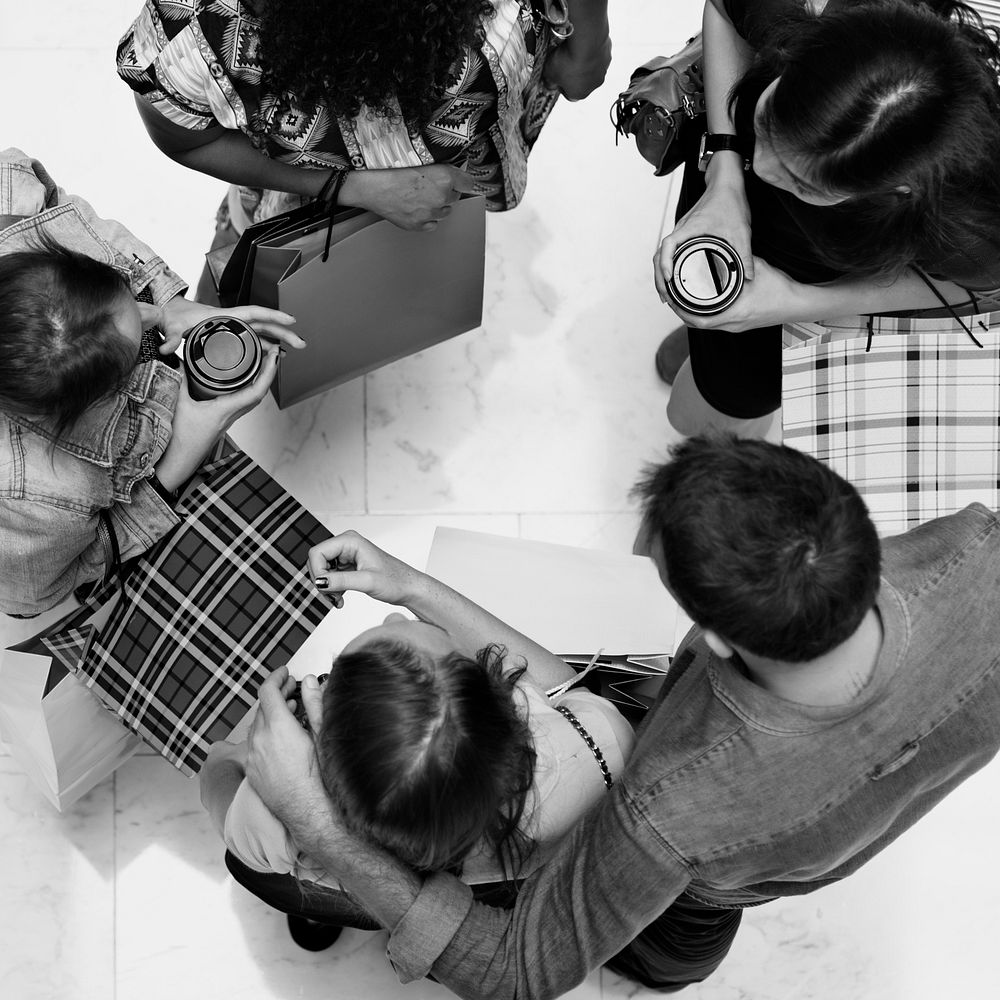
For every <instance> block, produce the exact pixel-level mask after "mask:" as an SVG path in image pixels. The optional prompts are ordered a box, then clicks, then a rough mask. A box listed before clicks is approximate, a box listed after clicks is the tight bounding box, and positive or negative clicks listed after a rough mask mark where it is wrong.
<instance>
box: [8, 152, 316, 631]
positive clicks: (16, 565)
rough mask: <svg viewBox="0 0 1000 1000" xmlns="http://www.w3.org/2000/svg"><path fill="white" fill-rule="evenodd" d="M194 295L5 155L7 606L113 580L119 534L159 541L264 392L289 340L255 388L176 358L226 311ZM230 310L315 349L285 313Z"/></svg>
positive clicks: (130, 549) (27, 609)
mask: <svg viewBox="0 0 1000 1000" xmlns="http://www.w3.org/2000/svg"><path fill="white" fill-rule="evenodd" d="M185 290H186V285H185V283H184V282H183V281H181V279H180V278H179V277H178V276H177V275H176V274H174V273H173V271H171V270H170V268H169V267H167V265H166V264H165V263H164V262H163V261H162V260H161V259H160V258H159V257H158V256H157V255H156V254H155V253H154V252H153V251H152V250H151V249H150V248H149V247H147V246H146V245H145V244H144V243H142V242H141V241H140V240H138V239H136V238H135V237H134V236H133V235H132V234H131V233H130V232H128V230H126V229H125V228H124V227H123V226H121V225H120V224H118V223H116V222H113V221H111V220H105V219H100V218H98V216H97V215H96V214H95V213H94V210H93V209H92V208H91V207H90V206H89V205H88V204H87V203H86V202H85V201H83V200H82V199H80V198H77V197H73V196H70V195H67V194H66V192H65V191H63V190H62V189H61V188H58V187H57V186H56V185H55V183H54V182H53V181H52V179H51V178H50V177H49V175H48V174H47V173H46V171H45V169H44V168H43V167H42V166H41V164H40V163H38V162H37V161H35V160H32V159H31V158H30V157H28V156H26V155H25V154H24V153H22V152H21V151H20V150H18V149H8V150H4V151H3V152H0V324H2V327H3V331H4V335H3V337H2V338H0V435H2V438H3V443H2V445H0V611H3V612H5V613H6V614H10V615H19V616H25V615H34V614H37V613H39V612H41V611H44V610H46V609H48V608H50V607H53V606H54V605H56V604H58V603H59V602H60V601H61V600H62V599H63V598H65V597H66V596H67V595H68V594H70V593H71V592H72V591H73V590H74V588H76V587H78V586H79V585H81V584H84V583H87V582H90V581H94V580H99V579H101V578H102V577H103V576H104V575H105V573H106V571H107V569H108V567H109V565H110V561H111V558H112V555H113V553H114V543H115V542H116V543H117V547H118V549H119V550H120V556H121V558H122V559H123V560H124V559H128V558H130V557H132V556H136V555H139V554H140V553H142V552H144V551H145V550H146V549H148V548H149V547H150V546H152V545H153V544H154V543H155V542H156V541H157V540H159V539H160V538H162V537H163V536H164V535H165V534H166V533H167V532H168V531H169V530H170V529H171V528H173V527H174V526H175V525H176V524H177V523H178V521H179V519H178V517H177V515H176V514H175V513H174V511H173V509H172V500H173V497H174V495H175V494H176V491H177V490H178V489H179V488H180V487H181V485H183V483H184V482H185V481H186V480H187V479H188V478H189V477H190V476H191V475H192V474H193V473H194V472H195V470H196V469H197V468H198V466H199V465H200V464H201V462H202V461H203V459H204V458H205V456H206V455H207V454H208V452H209V450H210V449H211V447H212V445H213V443H214V442H215V441H216V440H217V439H218V437H219V436H220V435H221V434H222V433H224V432H225V430H226V429H227V428H228V427H229V426H230V425H231V424H232V423H233V422H234V421H235V420H236V419H237V417H239V416H241V415H242V414H243V413H246V412H247V411H249V410H250V409H252V408H253V407H254V406H256V405H257V403H258V402H260V400H261V399H262V398H263V397H264V395H265V394H266V392H267V390H268V387H269V385H270V383H271V380H272V379H273V377H274V374H275V372H276V370H277V360H278V347H277V344H272V345H270V346H269V347H268V349H267V356H266V360H265V363H264V366H263V369H262V371H261V374H260V376H259V377H258V378H257V380H256V381H255V382H254V383H253V385H251V386H248V387H247V388H246V389H244V390H242V391H240V392H238V393H234V394H232V395H230V396H228V397H221V398H219V399H216V400H211V401H208V402H196V401H194V400H192V399H191V397H190V396H189V394H188V392H187V389H186V386H185V383H184V379H183V376H182V375H181V373H180V372H179V371H178V370H175V368H173V367H170V365H169V363H168V362H169V361H171V360H173V359H172V355H173V352H174V351H175V350H176V348H177V346H178V345H179V343H180V340H181V337H182V335H183V333H184V332H185V331H186V330H188V329H190V328H191V326H193V325H194V324H195V323H197V322H199V321H200V320H202V319H204V318H205V317H206V316H208V315H211V314H212V312H213V310H211V309H210V308H208V307H207V306H203V305H201V304H199V303H197V302H191V301H188V300H186V299H185V298H184V292H185ZM216 311H217V310H216ZM230 312H231V314H236V315H239V316H241V317H242V318H243V319H245V320H248V321H251V322H254V323H256V324H257V326H258V329H259V331H260V332H261V333H263V334H265V335H268V336H270V337H271V338H272V339H273V340H275V341H279V342H282V343H284V344H287V345H290V346H293V347H300V346H303V341H301V339H300V338H298V337H296V336H295V334H293V333H292V332H291V331H290V330H289V329H288V326H289V324H291V323H292V322H294V321H293V320H292V318H291V317H290V316H287V315H285V314H284V313H278V312H275V311H274V310H269V309H262V308H257V307H246V308H243V309H236V310H231V311H230ZM157 328H159V329H162V331H163V336H162V343H161V336H160V335H159V333H158V330H157ZM160 355H162V358H161V357H160ZM103 512H106V516H104V517H102V513H103ZM111 532H113V534H114V539H112V537H111Z"/></svg>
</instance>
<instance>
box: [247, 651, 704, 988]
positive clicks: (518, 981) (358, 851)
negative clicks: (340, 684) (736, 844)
mask: <svg viewBox="0 0 1000 1000" xmlns="http://www.w3.org/2000/svg"><path fill="white" fill-rule="evenodd" d="M307 682H309V683H306V684H305V685H304V686H303V694H302V697H303V701H304V703H305V707H306V711H307V713H308V714H309V717H310V720H312V721H313V722H314V725H318V724H319V719H320V715H321V712H322V698H321V695H320V693H319V687H318V685H317V684H316V682H315V679H314V678H307ZM283 687H284V689H285V690H286V693H287V690H288V688H289V687H290V684H289V682H288V673H287V670H285V669H284V668H282V669H281V670H278V671H276V672H275V673H274V674H272V675H271V677H270V678H269V679H268V680H267V681H266V682H265V683H264V685H263V686H262V687H261V692H260V696H261V697H260V710H259V711H258V713H257V717H256V719H255V720H254V724H253V727H252V729H251V734H250V743H249V754H248V758H247V777H248V779H249V781H250V784H251V786H252V787H253V788H255V789H256V791H257V792H258V794H259V795H260V796H261V798H262V799H263V801H264V802H265V804H266V805H267V806H268V807H269V808H270V809H271V811H272V812H274V813H275V814H276V815H277V816H278V818H279V819H280V820H282V822H283V823H284V825H285V826H286V828H287V829H288V831H289V833H290V835H291V836H292V838H293V839H294V841H295V842H296V844H298V845H299V847H300V849H301V850H303V851H304V852H306V853H307V854H308V855H309V856H310V857H312V858H314V859H315V860H317V861H318V862H320V863H322V864H323V865H324V866H325V867H326V868H327V870H328V871H329V872H330V873H331V874H332V875H334V876H335V877H336V878H338V879H339V880H340V881H341V883H342V884H343V886H344V888H345V889H346V890H347V891H348V892H350V893H351V895H352V896H354V897H355V898H357V899H358V901H359V902H360V903H361V904H362V905H363V906H364V907H365V909H366V910H368V912H369V913H371V914H373V915H374V916H375V917H376V919H378V920H379V921H380V922H381V923H382V925H383V926H385V927H388V928H389V929H390V933H391V937H390V942H389V955H390V958H391V959H392V961H393V964H394V965H395V967H396V971H397V974H398V975H399V977H400V979H401V980H402V981H403V982H410V981H412V980H413V979H417V978H419V977H421V976H423V975H426V974H427V972H428V971H432V972H433V974H434V976H435V978H436V979H438V980H439V981H440V982H442V983H443V984H444V985H445V986H447V987H448V988H449V989H451V990H453V991H454V992H456V993H457V994H458V995H459V996H463V997H470V998H472V997H475V998H477V1000H480V998H483V997H496V998H506V997H531V998H532V1000H544V998H546V997H555V996H559V995H560V994H562V993H564V992H566V991H567V990H569V989H571V988H572V987H573V986H575V985H576V984H577V983H579V982H580V981H581V980H582V979H583V978H584V977H585V976H586V975H587V973H588V972H590V971H591V970H593V969H596V968H597V967H598V966H600V965H601V964H602V963H603V962H605V961H607V960H608V959H609V958H611V957H612V956H613V955H615V954H616V953H617V952H618V951H620V950H621V949H622V948H623V947H624V946H625V945H626V944H627V943H628V942H629V941H630V940H632V938H634V937H635V936H636V935H637V934H638V933H639V931H641V930H642V929H643V928H644V927H646V926H647V925H648V924H649V923H650V922H651V921H652V920H654V919H655V918H656V917H657V916H658V915H659V914H660V913H662V912H663V910H664V909H666V907H667V906H669V905H670V903H671V902H673V900H674V899H675V898H676V897H677V896H678V895H679V894H680V893H681V892H682V891H683V889H684V887H685V885H686V884H687V882H688V881H689V876H688V874H687V872H686V871H685V869H684V867H683V866H682V865H681V864H680V863H679V862H678V861H676V860H675V859H674V857H673V855H672V854H671V853H670V851H669V848H667V847H665V846H664V844H663V842H662V840H661V838H660V837H659V836H658V835H657V834H656V832H655V831H653V830H652V829H651V828H650V827H649V826H648V824H647V823H646V821H645V819H644V817H643V815H642V814H641V811H639V810H638V809H637V807H636V805H635V804H634V803H633V802H632V801H631V800H630V798H629V796H628V794H627V792H625V790H624V789H623V785H622V782H618V783H617V785H616V789H614V790H612V792H610V793H609V794H608V795H607V796H605V798H604V799H603V800H602V802H601V804H600V805H599V806H598V807H597V809H595V810H594V811H593V812H592V813H590V815H589V816H588V817H587V818H586V819H584V820H583V822H582V823H580V824H579V825H578V826H577V827H576V828H575V829H574V830H573V832H572V833H571V834H570V835H569V836H567V837H566V838H564V840H563V841H562V842H561V843H560V845H559V848H558V849H557V851H556V853H555V855H554V856H553V858H552V859H551V860H550V861H549V862H547V863H546V865H545V866H544V867H543V868H542V869H541V871H539V872H537V873H536V874H535V875H533V876H532V877H531V878H529V879H527V880H526V881H525V882H524V884H523V885H522V887H521V890H520V893H519V895H518V900H517V904H516V906H515V907H514V909H513V910H510V911H507V910H500V909H495V908H492V907H488V906H484V905H481V904H474V903H473V901H472V894H471V892H470V890H469V888H468V886H466V885H464V884H463V883H462V882H460V881H459V880H458V879H457V878H454V877H453V876H450V875H446V874H441V873H438V874H436V875H433V876H431V877H430V878H428V879H427V880H426V881H423V880H421V879H420V878H419V877H418V876H417V875H416V874H415V873H413V872H412V871H410V870H409V869H407V868H406V867H405V866H403V865H402V864H401V863H400V862H399V861H397V860H395V859H394V858H392V857H391V856H390V855H388V854H387V853H386V852H384V851H382V850H379V849H378V848H375V847H372V846H371V845H369V844H367V843H365V842H363V841H361V840H359V839H357V838H355V837H353V836H351V835H350V834H348V833H347V832H346V830H345V829H344V826H343V823H342V821H341V819H340V816H339V814H338V812H337V810H336V807H335V806H334V805H333V804H332V803H331V802H330V800H329V798H328V797H327V796H326V794H325V792H324V790H323V787H322V784H321V782H320V780H319V777H318V765H317V762H316V756H315V752H314V749H313V744H312V741H311V739H310V738H309V737H308V736H307V735H306V733H305V732H304V731H303V729H302V728H301V727H300V726H299V725H298V723H297V722H296V721H295V719H294V716H293V715H292V714H291V712H290V711H289V710H288V708H287V705H286V704H285V699H284V696H283V693H282V690H283Z"/></svg>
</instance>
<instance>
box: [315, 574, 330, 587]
mask: <svg viewBox="0 0 1000 1000" xmlns="http://www.w3.org/2000/svg"><path fill="white" fill-rule="evenodd" d="M327 583H328V580H327V578H326V577H325V576H318V577H316V579H315V580H313V585H314V586H316V587H325V586H326V585H327Z"/></svg>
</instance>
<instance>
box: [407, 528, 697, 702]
mask: <svg viewBox="0 0 1000 1000" xmlns="http://www.w3.org/2000/svg"><path fill="white" fill-rule="evenodd" d="M427 572H428V573H429V574H430V575H431V576H433V577H435V578H436V579H438V580H441V581H442V582H443V583H446V584H447V585H448V586H449V587H452V588H454V589H455V590H457V591H458V592H459V593H460V594H464V595H465V596H466V597H468V598H469V599H470V600H472V601H475V602H476V603H477V604H479V605H480V606H481V607H483V608H485V609H486V610H487V611H489V612H490V613H491V614H494V615H496V616H497V617H498V618H500V619H501V620H502V621H505V622H506V623H507V624H508V625H510V626H511V627H513V628H516V629H517V630H518V631H519V632H522V633H523V634H524V635H526V636H528V637H529V638H531V639H533V640H534V641H535V642H537V643H539V644H540V645H542V646H544V647H545V648H546V649H550V650H552V652H554V653H556V654H557V655H559V656H561V657H562V658H563V659H564V660H566V662H567V663H569V664H571V665H572V666H574V667H577V668H578V669H581V670H583V669H585V668H587V667H588V666H591V670H594V668H596V673H597V674H598V675H599V678H598V680H599V684H598V690H599V693H601V694H602V695H603V696H604V697H606V698H607V699H608V700H609V701H612V702H614V703H615V704H616V705H618V707H619V708H622V709H629V708H632V709H637V710H640V711H641V710H645V709H646V708H648V707H649V706H650V705H651V704H652V702H653V701H654V700H655V697H656V693H657V691H658V690H659V686H660V684H661V683H662V680H663V678H664V676H666V673H667V671H668V670H669V668H670V661H671V655H672V654H673V651H674V649H675V647H676V643H677V642H678V641H679V638H681V637H683V635H684V634H685V633H686V632H687V630H688V627H689V626H690V621H689V620H688V619H687V617H686V616H685V615H684V613H683V612H682V611H681V610H680V609H679V608H678V607H677V604H676V602H675V601H674V600H673V598H672V597H671V596H670V594H669V593H668V592H667V591H666V589H665V588H664V586H663V584H662V583H661V581H660V578H659V574H658V572H657V570H656V567H655V566H654V565H653V563H652V561H651V560H650V559H649V558H648V557H646V556H635V555H632V554H630V553H624V552H602V551H598V550H596V549H581V548H574V547H572V546H568V545H553V544H551V543H548V542H534V541H527V540H525V539H519V538H506V537H502V536H499V535H489V534H484V533H482V532H476V531H462V530H460V529H457V528H438V529H437V530H436V531H435V533H434V542H433V544H432V545H431V552H430V556H429V557H428V560H427ZM678 632H680V635H678ZM597 654H600V655H599V656H597ZM592 661H593V662H592Z"/></svg>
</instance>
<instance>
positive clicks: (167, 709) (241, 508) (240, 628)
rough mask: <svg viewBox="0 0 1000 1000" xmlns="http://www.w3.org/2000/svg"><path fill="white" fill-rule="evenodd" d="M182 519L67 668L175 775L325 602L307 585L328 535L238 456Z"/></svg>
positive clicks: (248, 700) (282, 658)
mask: <svg viewBox="0 0 1000 1000" xmlns="http://www.w3.org/2000/svg"><path fill="white" fill-rule="evenodd" d="M202 474H203V480H204V481H203V482H201V483H200V484H199V485H197V486H195V487H194V488H192V489H190V490H189V491H188V492H187V493H186V494H185V496H184V497H183V498H182V500H181V503H180V504H179V505H178V508H177V509H178V513H180V514H181V515H182V516H183V518H184V522H183V524H182V525H180V527H179V528H177V529H176V530H175V531H174V532H173V533H172V534H170V535H169V536H167V538H165V539H163V540H162V541H161V542H159V543H158V544H157V545H156V546H155V547H154V548H153V549H151V550H150V551H149V552H148V553H146V555H144V556H143V557H142V558H141V559H140V560H139V562H138V565H137V566H136V567H135V568H134V569H132V570H131V571H130V572H129V573H128V575H127V576H126V578H125V581H124V585H123V595H122V599H121V601H120V602H119V603H118V606H117V607H116V608H115V610H114V612H113V613H112V615H111V618H110V620H109V621H108V623H107V624H106V625H105V627H104V628H103V629H102V630H101V631H100V634H99V635H96V636H94V637H93V640H92V642H91V645H90V649H89V652H88V654H87V655H86V656H83V657H81V658H79V659H78V660H77V661H76V662H75V664H74V665H73V669H75V670H76V672H77V674H78V676H79V677H80V678H81V679H82V680H83V681H84V682H85V683H86V684H87V685H88V686H89V687H91V688H92V689H93V691H94V692H95V693H96V694H97V696H98V697H99V698H100V699H101V701H102V702H103V703H104V705H105V707H106V708H108V709H110V710H111V711H112V712H114V713H115V714H116V715H117V716H118V717H119V718H120V719H121V720H122V721H123V722H124V723H125V725H126V726H128V728H129V729H131V730H132V731H133V732H135V733H137V734H138V735H139V736H141V737H142V739H143V740H144V741H145V742H146V743H148V744H149V745H150V746H152V747H154V748H155V749H157V750H158V751H159V752H160V753H161V754H162V755H163V756H164V757H166V759H167V760H169V761H170V762H171V763H173V764H174V765H175V766H176V767H177V768H179V769H180V770H181V771H183V772H184V773H185V774H194V773H197V771H198V770H200V768H201V765H202V763H203V762H204V760H205V757H206V756H207V753H208V748H209V746H210V745H211V744H212V743H213V742H215V741H216V740H220V739H224V738H225V737H227V736H228V735H229V734H230V733H231V732H232V730H233V728H234V727H235V726H236V725H237V724H238V723H239V722H240V720H241V719H242V718H243V717H244V716H245V715H246V713H247V711H248V710H249V709H250V708H251V707H252V706H253V705H254V703H255V702H256V700H257V691H258V689H259V687H260V685H261V683H262V682H263V681H264V679H265V678H266V677H267V675H268V674H269V673H270V672H271V671H272V670H274V669H276V668H277V667H278V666H281V665H282V664H284V663H286V662H287V661H288V660H289V659H290V658H291V656H292V655H293V654H294V653H295V651H296V650H297V649H298V647H299V646H300V645H301V644H302V643H303V642H304V641H305V639H306V638H307V636H308V635H309V634H310V633H311V632H312V630H313V629H314V628H315V627H316V626H317V625H318V624H319V623H320V622H321V621H322V620H323V618H324V616H325V615H326V613H327V611H328V610H329V605H328V604H326V602H325V601H323V599H322V598H320V597H319V596H318V595H317V593H316V592H315V590H314V588H313V587H312V586H311V584H310V582H309V576H308V572H307V568H306V556H307V553H308V551H309V548H310V546H312V545H314V544H316V543H317V542H319V541H321V540H323V539H325V538H328V537H329V534H330V533H329V531H327V530H326V529H325V528H324V527H323V526H322V525H321V524H320V523H319V522H318V521H317V520H316V519H315V518H314V517H313V516H312V515H311V514H310V513H309V512H308V511H307V510H305V509H304V508H303V507H302V506H301V504H299V503H298V501H296V500H295V498H294V497H292V496H291V495H290V494H289V493H287V492H286V491H285V490H284V489H282V487H280V486H279V485H278V484H277V483H276V482H275V481H274V480H273V479H272V478H271V477H270V476H269V475H268V474H267V473H266V472H264V470H263V469H261V468H260V467H259V466H258V465H256V464H255V463H254V462H253V461H252V460H251V459H250V458H249V457H248V456H247V455H244V454H242V453H240V452H237V453H235V454H231V455H229V456H228V457H226V458H223V459H222V460H220V461H218V462H216V463H214V464H212V465H209V466H207V467H205V468H204V469H203V470H202Z"/></svg>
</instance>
